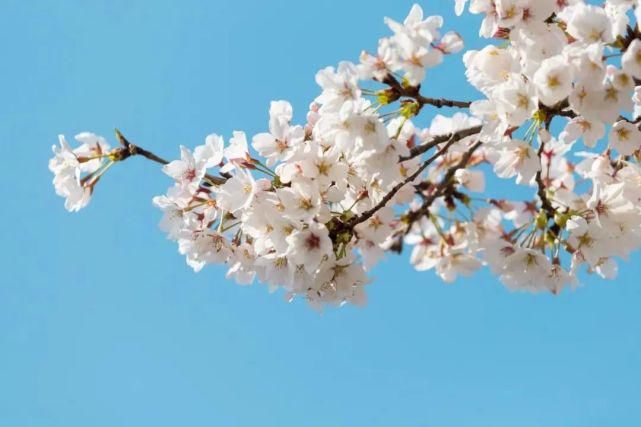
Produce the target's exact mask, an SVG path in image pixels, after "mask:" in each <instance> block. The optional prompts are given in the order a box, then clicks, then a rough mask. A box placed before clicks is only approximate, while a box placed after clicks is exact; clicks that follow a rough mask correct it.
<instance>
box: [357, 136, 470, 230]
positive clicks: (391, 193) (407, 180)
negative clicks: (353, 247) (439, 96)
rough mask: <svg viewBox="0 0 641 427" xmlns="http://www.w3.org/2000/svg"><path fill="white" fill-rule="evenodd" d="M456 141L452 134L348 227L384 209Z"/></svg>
mask: <svg viewBox="0 0 641 427" xmlns="http://www.w3.org/2000/svg"><path fill="white" fill-rule="evenodd" d="M456 141H458V140H457V139H455V138H454V135H452V136H451V137H450V140H449V141H447V144H445V146H443V147H442V148H441V149H440V150H439V151H438V152H437V153H435V154H434V155H432V156H431V157H430V158H429V159H427V160H425V161H424V162H423V164H422V165H421V167H419V168H418V169H417V170H416V172H414V173H413V174H412V175H410V176H408V177H407V178H405V180H403V181H402V182H400V183H398V184H396V185H395V186H394V188H392V189H391V190H390V191H389V192H388V193H387V194H386V195H385V197H383V198H382V199H381V201H380V202H378V203H377V204H376V206H374V207H373V208H371V209H369V210H367V211H365V212H363V213H362V214H360V215H359V216H357V217H354V218H352V219H351V220H350V221H348V222H347V223H346V226H347V227H350V228H353V227H355V226H357V225H358V224H360V223H362V222H365V221H367V220H368V219H370V218H371V217H372V216H374V214H375V213H376V212H377V211H378V210H379V209H382V208H383V207H385V205H387V203H388V202H389V201H390V200H392V198H393V197H394V196H395V195H396V193H398V192H399V191H400V190H401V188H403V187H404V186H405V185H406V184H408V183H410V182H412V181H414V180H415V179H416V178H417V177H418V176H419V175H420V174H421V172H423V171H424V170H425V168H427V167H428V166H429V165H431V164H432V163H434V161H435V160H436V159H438V158H439V157H440V156H441V155H443V154H444V153H445V152H446V151H447V150H448V148H450V147H451V146H452V144H454V143H455V142H456Z"/></svg>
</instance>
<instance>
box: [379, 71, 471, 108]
mask: <svg viewBox="0 0 641 427" xmlns="http://www.w3.org/2000/svg"><path fill="white" fill-rule="evenodd" d="M383 83H385V84H387V85H388V86H389V87H390V88H391V89H392V90H393V91H395V92H396V93H395V94H396V95H397V98H398V97H405V98H412V99H413V100H415V101H416V102H417V103H418V105H419V109H420V108H422V107H423V106H424V105H431V106H433V107H436V108H443V107H454V108H469V107H470V105H472V102H470V101H454V100H451V99H446V98H428V97H426V96H423V95H421V94H420V89H421V88H420V86H408V87H405V86H403V85H402V84H401V83H400V82H399V81H398V80H397V79H396V78H395V77H394V76H393V75H391V74H388V75H387V76H386V77H385V79H383Z"/></svg>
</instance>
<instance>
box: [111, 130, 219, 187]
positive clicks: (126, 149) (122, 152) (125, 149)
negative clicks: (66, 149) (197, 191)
mask: <svg viewBox="0 0 641 427" xmlns="http://www.w3.org/2000/svg"><path fill="white" fill-rule="evenodd" d="M116 137H117V138H118V141H119V142H120V145H122V148H120V149H118V150H116V151H115V156H116V159H117V160H125V159H127V158H129V157H131V156H142V157H144V158H146V159H149V160H151V161H153V162H156V163H160V164H161V165H166V164H168V163H169V162H168V161H167V160H165V159H163V158H162V157H160V156H157V155H156V154H154V153H152V152H151V151H149V150H145V149H144V148H142V147H139V146H137V145H135V144H132V143H131V142H129V140H127V138H125V136H124V135H123V134H122V133H120V131H119V130H118V129H116ZM205 179H206V180H207V181H209V182H211V183H212V184H214V185H221V184H224V183H225V182H226V181H227V180H226V179H225V178H221V177H218V176H213V175H209V174H207V175H205Z"/></svg>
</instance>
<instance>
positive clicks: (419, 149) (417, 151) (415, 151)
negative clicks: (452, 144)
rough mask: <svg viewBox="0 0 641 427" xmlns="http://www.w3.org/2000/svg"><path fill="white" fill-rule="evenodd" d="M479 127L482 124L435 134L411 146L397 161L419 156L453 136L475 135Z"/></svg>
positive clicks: (479, 130) (461, 137)
mask: <svg viewBox="0 0 641 427" xmlns="http://www.w3.org/2000/svg"><path fill="white" fill-rule="evenodd" d="M481 129H483V126H480V125H479V126H473V127H471V128H467V129H461V130H459V131H456V132H454V133H451V134H447V135H438V136H435V137H434V138H433V139H432V140H431V141H429V142H427V143H425V144H422V145H418V146H416V147H414V148H412V149H411V150H410V154H409V155H407V156H405V157H401V158H400V159H399V161H401V162H404V161H405V160H410V159H413V158H414V157H416V156H420V155H421V154H423V153H425V152H426V151H428V150H430V149H431V148H434V147H435V146H437V145H439V144H442V143H444V142H447V141H449V140H450V139H452V138H454V140H455V141H460V140H462V139H464V138H467V137H468V136H472V135H476V134H477V133H479V132H481Z"/></svg>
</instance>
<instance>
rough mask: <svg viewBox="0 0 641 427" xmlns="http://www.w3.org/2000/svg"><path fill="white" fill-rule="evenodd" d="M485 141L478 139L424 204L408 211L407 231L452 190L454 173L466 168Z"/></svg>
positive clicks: (450, 169) (406, 217) (406, 218)
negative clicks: (437, 200) (440, 198)
mask: <svg viewBox="0 0 641 427" xmlns="http://www.w3.org/2000/svg"><path fill="white" fill-rule="evenodd" d="M481 145H483V143H482V142H481V141H476V143H474V145H472V146H471V147H470V148H469V149H468V150H467V151H466V152H465V154H464V155H463V156H462V157H461V159H460V160H459V162H458V163H456V164H455V165H454V166H452V167H450V168H449V169H448V170H447V172H446V173H445V175H444V176H443V179H441V182H440V183H439V184H438V185H437V186H436V190H435V191H434V192H433V193H432V194H430V195H429V196H427V197H426V198H425V200H424V201H423V204H422V205H421V207H420V208H418V209H417V210H415V211H412V212H410V213H408V214H407V215H406V216H405V218H404V221H405V222H406V223H407V229H406V233H408V232H409V230H410V228H411V227H410V226H411V225H412V224H413V223H414V222H415V221H416V220H418V219H419V218H421V217H422V216H424V215H426V214H427V213H428V212H429V208H430V207H431V206H432V203H434V201H435V200H436V199H438V198H439V197H441V196H444V195H446V193H447V191H448V190H451V189H452V188H453V187H452V183H453V182H452V178H454V174H455V173H456V171H457V170H459V169H461V168H464V167H465V166H466V165H467V163H468V162H469V161H470V159H471V158H472V155H473V154H474V152H475V151H476V150H477V149H478V148H479V147H480V146H481Z"/></svg>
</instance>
